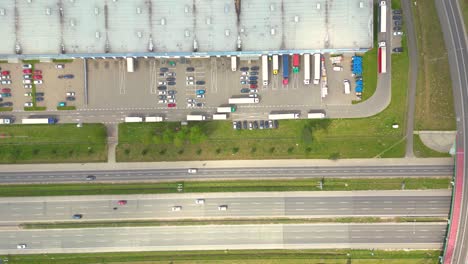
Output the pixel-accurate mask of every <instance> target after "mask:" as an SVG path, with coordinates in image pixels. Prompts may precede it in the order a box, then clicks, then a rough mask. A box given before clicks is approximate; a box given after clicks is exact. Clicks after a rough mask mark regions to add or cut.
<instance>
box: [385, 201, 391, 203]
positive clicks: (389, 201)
mask: <svg viewBox="0 0 468 264" xmlns="http://www.w3.org/2000/svg"><path fill="white" fill-rule="evenodd" d="M384 203H393V202H392V201H384Z"/></svg>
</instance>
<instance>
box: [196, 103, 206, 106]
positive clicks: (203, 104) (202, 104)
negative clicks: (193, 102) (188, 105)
mask: <svg viewBox="0 0 468 264" xmlns="http://www.w3.org/2000/svg"><path fill="white" fill-rule="evenodd" d="M203 106H205V103H197V107H203Z"/></svg>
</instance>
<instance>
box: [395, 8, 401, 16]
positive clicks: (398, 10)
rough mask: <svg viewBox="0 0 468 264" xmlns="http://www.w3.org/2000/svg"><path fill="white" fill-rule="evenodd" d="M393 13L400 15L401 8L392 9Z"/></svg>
mask: <svg viewBox="0 0 468 264" xmlns="http://www.w3.org/2000/svg"><path fill="white" fill-rule="evenodd" d="M393 14H394V15H400V14H401V10H400V9H395V10H393Z"/></svg>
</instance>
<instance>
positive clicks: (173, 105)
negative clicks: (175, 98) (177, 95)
mask: <svg viewBox="0 0 468 264" xmlns="http://www.w3.org/2000/svg"><path fill="white" fill-rule="evenodd" d="M167 107H170V108H172V107H176V104H175V103H170V104H167Z"/></svg>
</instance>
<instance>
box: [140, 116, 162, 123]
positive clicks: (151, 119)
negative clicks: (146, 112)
mask: <svg viewBox="0 0 468 264" xmlns="http://www.w3.org/2000/svg"><path fill="white" fill-rule="evenodd" d="M162 121H164V118H163V117H162V116H147V117H145V122H162Z"/></svg>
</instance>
